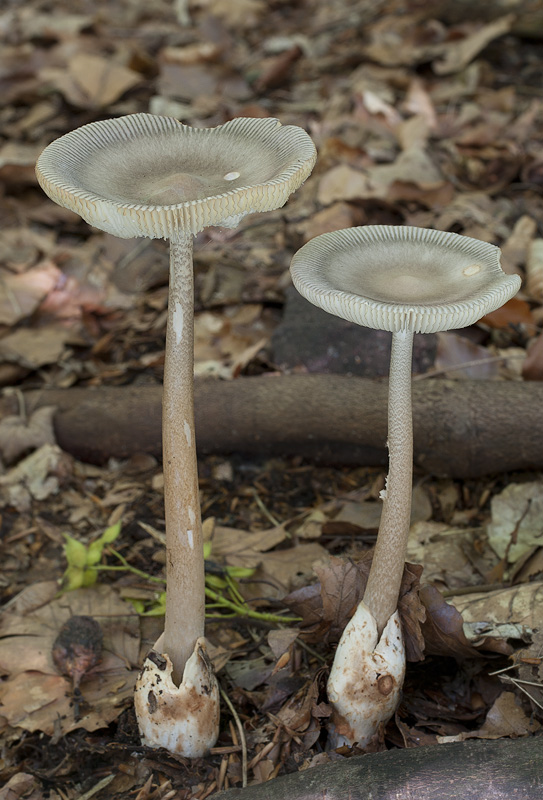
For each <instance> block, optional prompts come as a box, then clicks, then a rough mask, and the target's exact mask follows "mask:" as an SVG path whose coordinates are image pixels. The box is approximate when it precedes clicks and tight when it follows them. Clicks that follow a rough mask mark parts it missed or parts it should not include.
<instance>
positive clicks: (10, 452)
mask: <svg viewBox="0 0 543 800" xmlns="http://www.w3.org/2000/svg"><path fill="white" fill-rule="evenodd" d="M55 410H56V408H55V407H52V406H43V408H38V409H37V411H35V412H34V413H33V414H32V416H31V417H30V419H24V418H23V417H4V418H3V419H2V420H1V421H0V455H1V457H2V459H3V460H4V462H5V463H6V464H11V463H13V462H14V461H16V460H17V459H18V458H20V456H22V455H23V454H24V453H27V452H28V451H29V450H35V449H36V448H38V447H41V446H42V445H43V444H55V434H54V431H53V416H54V414H55Z"/></svg>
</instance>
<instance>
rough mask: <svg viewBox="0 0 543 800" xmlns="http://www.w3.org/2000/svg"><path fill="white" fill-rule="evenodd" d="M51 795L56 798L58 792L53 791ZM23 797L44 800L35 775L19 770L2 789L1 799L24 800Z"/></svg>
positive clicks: (28, 799)
mask: <svg viewBox="0 0 543 800" xmlns="http://www.w3.org/2000/svg"><path fill="white" fill-rule="evenodd" d="M51 797H55V798H56V797H58V794H57V793H56V792H53V795H51ZM23 798H24V800H43V792H42V790H41V788H40V784H39V781H38V779H37V778H35V777H34V775H28V774H27V773H26V772H19V773H18V774H17V775H14V776H13V777H12V778H10V779H9V781H8V782H7V783H6V785H5V786H4V788H3V789H0V800H23Z"/></svg>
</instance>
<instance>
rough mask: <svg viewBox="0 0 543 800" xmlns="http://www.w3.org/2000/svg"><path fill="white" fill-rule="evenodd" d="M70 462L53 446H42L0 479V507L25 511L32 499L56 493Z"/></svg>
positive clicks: (68, 458)
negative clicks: (8, 506) (7, 506)
mask: <svg viewBox="0 0 543 800" xmlns="http://www.w3.org/2000/svg"><path fill="white" fill-rule="evenodd" d="M71 464H72V459H71V457H70V456H69V455H68V454H67V453H64V452H63V451H62V450H61V449H60V447H57V445H56V444H44V445H42V446H41V447H40V448H39V449H38V450H35V451H34V452H33V453H31V454H30V455H29V456H27V457H26V458H25V459H23V461H20V462H19V463H18V464H17V466H15V467H13V468H12V469H10V470H9V472H7V473H6V474H5V475H2V476H1V477H0V507H2V506H5V505H11V506H13V507H14V508H16V509H17V510H18V511H27V510H28V509H29V508H30V506H31V503H32V499H35V500H44V499H45V498H46V497H49V496H50V495H51V494H56V493H57V492H58V490H59V487H60V485H61V483H62V481H63V480H64V479H65V477H66V476H67V475H68V474H69V472H70V470H71Z"/></svg>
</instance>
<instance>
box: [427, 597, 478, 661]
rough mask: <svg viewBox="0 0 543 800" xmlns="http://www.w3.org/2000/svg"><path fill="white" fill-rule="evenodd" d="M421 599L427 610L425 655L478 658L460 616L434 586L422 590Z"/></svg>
mask: <svg viewBox="0 0 543 800" xmlns="http://www.w3.org/2000/svg"><path fill="white" fill-rule="evenodd" d="M420 599H421V602H422V603H423V605H424V607H425V608H426V620H425V622H423V623H422V633H423V635H424V641H425V649H426V653H428V654H429V655H439V656H452V657H453V658H480V657H481V654H480V652H479V651H478V650H477V649H476V648H475V647H473V645H471V644H470V643H469V641H468V639H467V638H466V635H465V633H464V628H463V625H464V620H463V619H462V615H461V614H460V612H459V611H457V610H456V608H455V607H454V606H452V605H450V604H449V603H446V602H445V600H444V599H443V597H442V595H441V593H440V592H438V590H437V589H436V588H435V587H434V586H430V585H426V586H423V587H421V589H420Z"/></svg>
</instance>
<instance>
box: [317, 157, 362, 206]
mask: <svg viewBox="0 0 543 800" xmlns="http://www.w3.org/2000/svg"><path fill="white" fill-rule="evenodd" d="M369 196H372V184H371V181H370V179H369V178H368V176H367V175H366V174H364V173H363V172H361V171H360V170H357V169H353V167H350V166H349V165H348V164H338V165H337V166H336V167H332V169H330V170H328V172H327V173H325V175H323V177H322V178H321V179H320V182H319V188H318V195H317V199H318V201H319V203H322V205H323V206H328V205H330V204H331V203H334V202H336V201H337V200H358V199H360V198H363V197H369Z"/></svg>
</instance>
